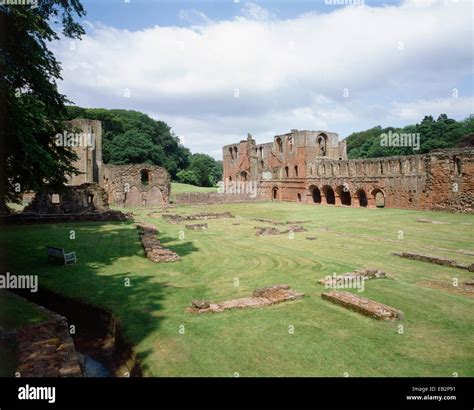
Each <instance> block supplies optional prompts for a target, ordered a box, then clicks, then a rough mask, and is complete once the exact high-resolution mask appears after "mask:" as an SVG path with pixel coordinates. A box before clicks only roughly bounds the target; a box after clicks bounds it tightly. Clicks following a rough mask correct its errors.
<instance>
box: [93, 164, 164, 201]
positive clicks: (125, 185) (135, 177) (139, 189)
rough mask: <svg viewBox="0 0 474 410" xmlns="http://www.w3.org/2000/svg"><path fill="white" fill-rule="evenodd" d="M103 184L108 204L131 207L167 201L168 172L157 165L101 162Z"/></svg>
mask: <svg viewBox="0 0 474 410" xmlns="http://www.w3.org/2000/svg"><path fill="white" fill-rule="evenodd" d="M102 184H103V187H104V189H105V190H106V192H107V193H108V196H109V203H111V204H116V205H122V206H124V207H131V206H153V205H159V206H162V205H166V204H168V203H169V195H170V189H171V181H170V176H169V174H168V172H167V171H166V169H164V168H163V167H159V166H156V165H147V164H134V165H104V167H103V181H102Z"/></svg>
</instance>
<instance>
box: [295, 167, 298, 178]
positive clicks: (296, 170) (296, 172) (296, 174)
mask: <svg viewBox="0 0 474 410" xmlns="http://www.w3.org/2000/svg"><path fill="white" fill-rule="evenodd" d="M297 176H298V165H295V177H297Z"/></svg>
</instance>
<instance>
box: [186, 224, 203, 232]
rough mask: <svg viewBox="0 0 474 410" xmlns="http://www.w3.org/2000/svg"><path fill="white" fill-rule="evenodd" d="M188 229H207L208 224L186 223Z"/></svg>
mask: <svg viewBox="0 0 474 410" xmlns="http://www.w3.org/2000/svg"><path fill="white" fill-rule="evenodd" d="M184 227H185V228H186V229H190V230H192V231H205V230H207V224H189V225H184Z"/></svg>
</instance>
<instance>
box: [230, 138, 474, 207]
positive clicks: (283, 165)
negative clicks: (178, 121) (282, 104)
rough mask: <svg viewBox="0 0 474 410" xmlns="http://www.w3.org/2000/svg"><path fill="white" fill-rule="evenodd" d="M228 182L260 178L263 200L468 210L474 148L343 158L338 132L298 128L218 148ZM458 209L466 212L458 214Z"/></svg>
mask: <svg viewBox="0 0 474 410" xmlns="http://www.w3.org/2000/svg"><path fill="white" fill-rule="evenodd" d="M222 154H223V155H222V156H223V166H224V180H225V181H244V182H245V181H257V182H258V183H259V197H260V198H262V199H266V200H276V201H295V202H301V203H314V204H329V205H346V206H356V207H359V206H360V207H384V206H386V207H393V208H406V209H446V210H463V211H465V210H466V209H467V211H469V209H471V211H472V207H473V198H474V179H473V178H472V174H473V172H474V149H473V148H465V149H450V150H442V151H435V152H430V153H428V154H424V155H408V156H396V157H384V158H368V159H352V160H349V159H347V154H346V143H345V141H344V140H343V141H339V137H338V135H337V134H336V133H332V132H325V131H324V132H323V131H299V130H296V129H294V130H292V131H291V132H290V133H287V134H283V135H277V136H275V137H274V139H273V142H269V143H265V144H256V142H255V140H254V139H253V138H252V136H251V135H250V134H249V135H248V137H247V139H246V140H242V141H240V142H239V143H236V144H230V145H226V146H224V147H223V149H222ZM461 208H463V209H461Z"/></svg>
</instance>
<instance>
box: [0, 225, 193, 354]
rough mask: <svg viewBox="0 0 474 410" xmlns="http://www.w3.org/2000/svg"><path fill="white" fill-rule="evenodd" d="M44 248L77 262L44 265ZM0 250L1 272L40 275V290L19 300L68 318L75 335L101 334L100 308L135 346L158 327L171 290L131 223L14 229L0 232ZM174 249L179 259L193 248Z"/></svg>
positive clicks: (187, 246) (159, 267) (27, 292)
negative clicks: (65, 253)
mask: <svg viewBox="0 0 474 410" xmlns="http://www.w3.org/2000/svg"><path fill="white" fill-rule="evenodd" d="M72 232H74V235H72ZM73 237H74V239H71V238H73ZM168 239H169V238H168ZM46 245H51V246H57V247H61V248H64V249H65V250H66V251H75V252H76V255H77V264H76V265H73V266H58V265H55V264H50V263H48V262H47V255H46V249H45V247H46ZM0 247H1V248H2V249H3V250H4V252H5V254H6V260H5V265H6V266H5V267H4V271H9V272H10V273H12V274H18V275H38V283H39V288H40V292H37V293H34V292H30V291H29V290H27V291H23V292H21V293H22V296H24V297H26V298H28V299H30V300H32V301H35V302H37V303H39V304H41V305H43V306H45V307H47V308H49V309H51V310H53V311H56V312H58V313H60V314H62V315H64V316H66V317H67V318H68V321H69V323H70V325H71V324H73V325H75V327H76V335H78V336H81V332H89V333H90V332H94V331H97V332H99V333H103V331H104V329H101V327H103V326H104V324H103V323H105V321H103V320H101V319H103V318H101V317H99V316H100V315H101V310H103V311H104V315H105V314H107V312H110V313H111V314H112V315H114V316H115V317H116V318H118V320H119V323H120V326H121V328H122V331H123V335H124V336H125V340H126V341H127V342H129V343H132V344H134V345H136V344H138V343H140V342H141V341H143V340H144V339H145V338H146V337H147V336H148V335H149V334H150V333H151V332H156V330H157V329H159V328H160V324H161V321H162V320H163V319H164V316H163V315H162V314H161V313H160V311H161V310H162V309H163V301H164V300H165V298H166V296H167V295H169V293H170V292H172V291H173V288H172V286H170V285H169V284H168V283H166V282H165V281H160V280H158V279H157V275H156V274H157V271H159V270H160V269H162V266H160V265H161V264H155V263H153V262H151V261H149V260H148V259H147V258H146V256H145V253H144V251H143V248H142V245H141V242H140V240H139V237H138V232H137V229H136V228H135V227H134V226H133V225H132V224H129V223H68V224H54V225H41V226H38V225H34V226H32V225H23V226H15V227H10V228H9V229H7V230H5V231H3V232H2V233H0ZM172 249H173V250H174V251H175V252H177V253H178V254H180V255H181V256H183V255H186V254H189V253H191V252H194V251H196V250H197V248H196V247H194V245H193V244H192V243H189V242H187V243H182V244H179V245H175V246H174V247H173V248H172ZM176 263H179V262H176ZM96 308H100V309H96ZM109 325H110V321H109ZM108 330H110V329H108ZM150 353H151V352H150ZM140 359H141V360H142V361H143V360H145V359H146V355H143V354H142V355H141V357H140Z"/></svg>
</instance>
